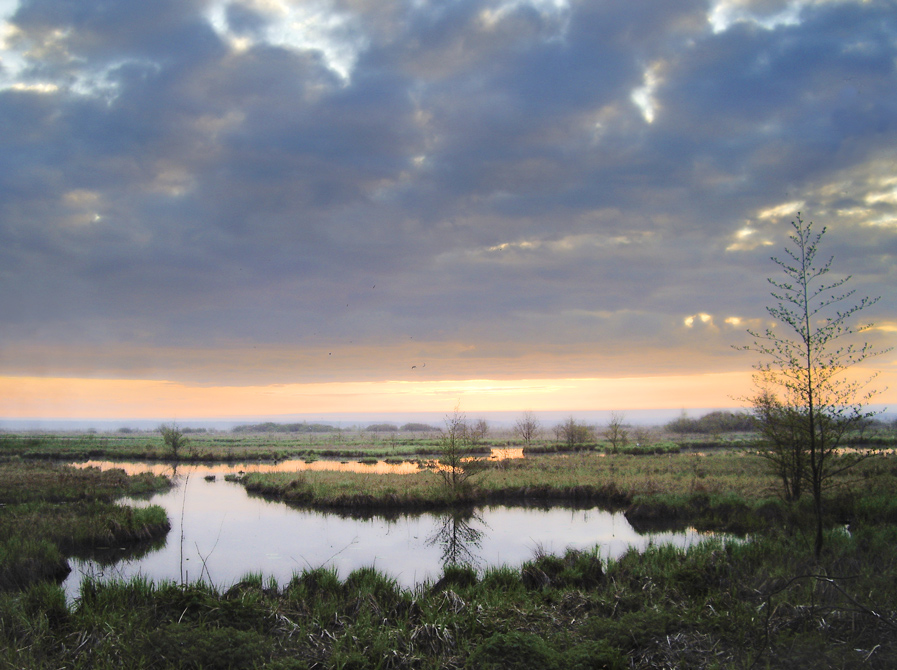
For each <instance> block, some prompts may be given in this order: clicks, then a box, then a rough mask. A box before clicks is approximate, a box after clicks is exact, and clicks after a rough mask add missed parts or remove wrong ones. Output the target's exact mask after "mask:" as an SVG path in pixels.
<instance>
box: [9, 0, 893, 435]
mask: <svg viewBox="0 0 897 670" xmlns="http://www.w3.org/2000/svg"><path fill="white" fill-rule="evenodd" d="M798 212H801V214H802V216H803V218H804V219H805V220H807V221H812V222H814V226H815V227H816V229H817V230H821V229H822V227H823V226H824V227H826V233H825V235H824V237H823V241H822V243H821V251H820V254H821V255H824V256H826V257H827V256H834V261H833V264H832V275H831V276H832V277H835V278H843V277H846V276H848V275H850V276H851V279H850V282H849V285H848V286H849V288H853V289H856V291H857V296H863V295H869V296H873V297H875V296H880V297H881V299H880V300H879V301H878V302H877V303H876V304H874V305H873V306H871V307H869V308H867V309H866V310H864V311H863V312H862V319H863V320H864V321H868V322H872V323H874V324H875V325H874V327H873V329H872V330H870V331H868V332H867V333H866V334H865V338H866V340H867V341H869V342H871V343H873V344H874V345H875V346H877V347H878V348H879V349H887V348H888V347H891V346H893V344H894V343H895V340H897V291H894V287H895V285H897V256H895V255H897V4H895V2H893V1H876V0H870V1H868V2H860V1H853V0H794V1H790V2H780V1H779V0H714V1H699V0H664V1H663V2H657V1H653V2H647V1H645V0H632V1H629V2H617V1H615V0H613V1H612V0H591V1H577V0H481V1H468V0H404V1H400V0H396V1H392V0H314V1H312V0H308V1H304V0H302V1H300V0H234V1H232V2H229V1H226V0H156V1H154V2H135V1H127V0H104V1H102V2H100V1H99V0H78V1H77V2H73V1H72V0H0V315H2V318H0V418H38V419H40V418H91V417H94V418H129V417H130V418H160V419H187V418H191V417H225V416H231V417H233V416H268V415H271V416H273V415H289V414H315V413H320V414H323V413H339V412H359V411H364V412H390V413H401V412H404V411H407V412H412V411H431V412H432V411H446V412H448V411H451V410H452V408H453V407H455V406H457V405H460V406H461V407H462V408H463V409H464V410H466V411H468V412H474V413H475V412H477V411H493V410H494V411H498V410H501V411H514V410H519V411H523V410H546V411H548V410H551V411H567V410H569V411H571V412H576V411H587V410H626V409H632V410H637V409H646V408H683V409H687V408H692V407H731V406H737V405H739V404H740V399H741V398H743V397H744V395H745V394H747V393H749V392H750V388H751V386H750V374H751V366H752V365H753V364H754V363H756V362H757V361H758V356H757V354H756V353H753V352H745V351H742V350H739V349H738V348H737V347H738V346H741V345H745V344H748V343H749V342H750V338H749V336H748V335H747V333H746V330H747V329H748V328H755V329H763V328H765V327H766V326H767V324H768V322H769V316H768V314H767V313H766V311H765V307H766V306H767V305H770V304H772V298H771V297H770V288H771V286H770V284H769V283H768V281H767V278H769V277H778V275H779V272H778V266H776V264H775V263H774V262H773V261H772V260H771V258H770V257H771V256H782V255H783V250H784V248H785V246H786V245H787V243H788V235H789V233H790V232H791V229H790V222H791V221H793V220H794V219H795V217H796V216H797V213H798ZM869 363H870V366H871V367H870V369H874V370H877V371H879V372H880V376H879V377H878V379H877V380H876V381H875V384H876V387H877V388H879V389H880V390H881V391H882V392H881V393H880V394H879V396H877V397H876V401H877V402H883V403H887V402H889V401H891V402H894V401H897V354H895V353H894V352H893V351H892V352H886V353H884V354H883V355H881V356H878V357H876V358H875V359H874V360H872V361H870V362H869ZM860 372H862V373H863V374H865V373H866V371H865V370H861V371H860ZM888 389H890V390H888Z"/></svg>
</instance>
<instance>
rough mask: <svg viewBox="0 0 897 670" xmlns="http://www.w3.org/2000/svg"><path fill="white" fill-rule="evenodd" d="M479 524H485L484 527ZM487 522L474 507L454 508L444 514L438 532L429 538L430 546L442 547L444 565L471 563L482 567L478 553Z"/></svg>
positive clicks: (472, 565)
mask: <svg viewBox="0 0 897 670" xmlns="http://www.w3.org/2000/svg"><path fill="white" fill-rule="evenodd" d="M478 525H482V526H484V528H483V529H480V528H478V527H477V526H478ZM486 527H487V524H486V522H485V521H484V520H483V517H482V515H480V514H479V513H477V512H476V511H475V510H472V509H462V510H453V511H451V512H446V513H445V514H443V515H442V517H441V520H440V521H439V523H438V524H437V529H436V532H435V533H433V534H432V535H430V536H429V537H428V538H427V545H428V546H436V547H440V548H441V549H442V557H441V560H442V565H443V567H448V566H450V565H469V566H471V567H474V568H476V567H480V565H481V564H482V562H483V560H482V557H481V556H480V555H479V554H478V551H479V549H480V547H481V546H482V542H483V535H484V533H485V530H486Z"/></svg>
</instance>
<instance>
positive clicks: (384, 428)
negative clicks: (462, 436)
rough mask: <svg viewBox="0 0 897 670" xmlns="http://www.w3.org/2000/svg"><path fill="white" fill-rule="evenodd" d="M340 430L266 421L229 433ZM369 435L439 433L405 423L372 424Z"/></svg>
mask: <svg viewBox="0 0 897 670" xmlns="http://www.w3.org/2000/svg"><path fill="white" fill-rule="evenodd" d="M338 430H340V428H338V427H337V426H333V425H331V424H329V423H308V422H306V421H303V422H302V423H274V422H272V421H267V422H265V423H247V424H242V425H239V426H234V427H233V428H232V429H231V432H234V433H335V432H337V431H338ZM365 430H367V431H368V432H371V433H394V432H405V433H433V432H439V430H440V429H439V428H437V427H435V426H430V425H428V424H425V423H406V424H403V425H402V426H396V425H393V424H391V423H374V424H371V425H370V426H368V427H367V428H365Z"/></svg>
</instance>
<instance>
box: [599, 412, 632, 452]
mask: <svg viewBox="0 0 897 670" xmlns="http://www.w3.org/2000/svg"><path fill="white" fill-rule="evenodd" d="M604 439H606V440H607V441H608V442H610V446H611V448H613V449H614V450H616V449H618V448H619V447H623V446H626V443H627V442H628V441H629V427H628V426H627V425H626V415H625V414H623V412H611V414H610V421H608V422H607V427H605V429H604Z"/></svg>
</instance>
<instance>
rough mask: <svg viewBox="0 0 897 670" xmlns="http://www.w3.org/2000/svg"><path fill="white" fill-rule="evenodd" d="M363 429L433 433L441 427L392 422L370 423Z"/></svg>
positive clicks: (378, 431)
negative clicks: (398, 424) (399, 424)
mask: <svg viewBox="0 0 897 670" xmlns="http://www.w3.org/2000/svg"><path fill="white" fill-rule="evenodd" d="M365 430H366V431H368V432H369V433H396V432H399V431H401V432H403V433H435V432H439V431H440V430H442V429H441V428H437V427H436V426H431V425H429V424H426V423H405V424H402V425H401V426H397V425H395V424H394V423H372V424H371V425H370V426H368V427H367V428H365Z"/></svg>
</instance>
